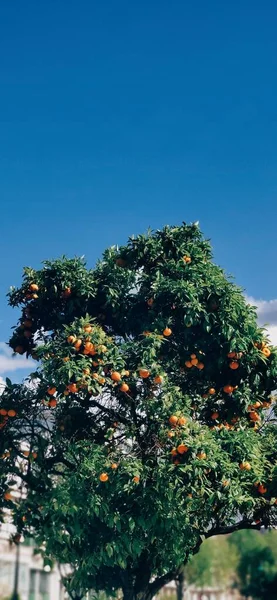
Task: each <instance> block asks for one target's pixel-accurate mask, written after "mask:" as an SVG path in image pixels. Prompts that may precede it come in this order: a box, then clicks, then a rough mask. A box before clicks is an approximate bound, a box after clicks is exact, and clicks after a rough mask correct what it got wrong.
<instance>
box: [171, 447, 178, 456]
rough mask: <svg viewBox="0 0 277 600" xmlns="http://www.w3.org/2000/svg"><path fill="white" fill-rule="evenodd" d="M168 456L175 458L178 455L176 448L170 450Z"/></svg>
mask: <svg viewBox="0 0 277 600" xmlns="http://www.w3.org/2000/svg"><path fill="white" fill-rule="evenodd" d="M170 454H171V456H177V454H178V453H177V450H176V448H172V450H170Z"/></svg>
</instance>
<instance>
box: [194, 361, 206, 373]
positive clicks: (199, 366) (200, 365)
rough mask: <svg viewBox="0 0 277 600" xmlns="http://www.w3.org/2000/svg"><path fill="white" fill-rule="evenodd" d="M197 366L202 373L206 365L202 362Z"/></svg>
mask: <svg viewBox="0 0 277 600" xmlns="http://www.w3.org/2000/svg"><path fill="white" fill-rule="evenodd" d="M196 366H197V369H199V370H200V371H202V369H204V367H205V365H204V363H202V362H199V363H198V365H196Z"/></svg>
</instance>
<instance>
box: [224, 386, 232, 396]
mask: <svg viewBox="0 0 277 600" xmlns="http://www.w3.org/2000/svg"><path fill="white" fill-rule="evenodd" d="M233 389H234V388H233V386H232V385H225V386H224V388H223V391H224V392H225V394H232V391H233Z"/></svg>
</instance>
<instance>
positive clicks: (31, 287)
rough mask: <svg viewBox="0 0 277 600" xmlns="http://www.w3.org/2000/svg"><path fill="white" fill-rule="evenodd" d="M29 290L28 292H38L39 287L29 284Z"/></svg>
mask: <svg viewBox="0 0 277 600" xmlns="http://www.w3.org/2000/svg"><path fill="white" fill-rule="evenodd" d="M29 290H30V292H38V290H39V287H38V285H37V284H36V283H31V285H29Z"/></svg>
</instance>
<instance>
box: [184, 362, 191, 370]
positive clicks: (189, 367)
mask: <svg viewBox="0 0 277 600" xmlns="http://www.w3.org/2000/svg"><path fill="white" fill-rule="evenodd" d="M185 365H186V367H187V368H188V369H191V367H192V363H191V361H190V360H186V362H185Z"/></svg>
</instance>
